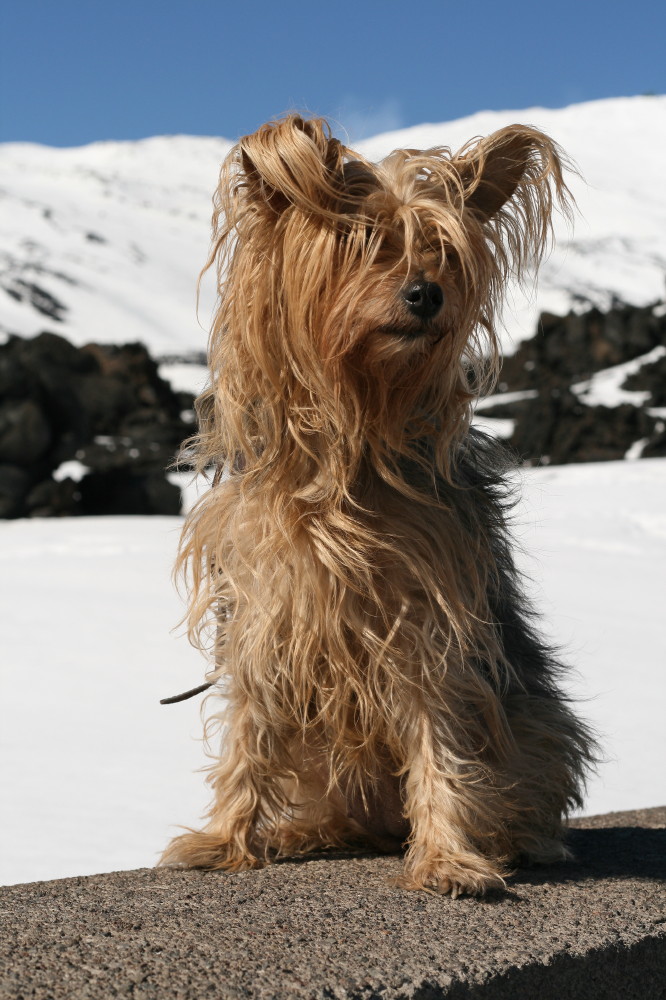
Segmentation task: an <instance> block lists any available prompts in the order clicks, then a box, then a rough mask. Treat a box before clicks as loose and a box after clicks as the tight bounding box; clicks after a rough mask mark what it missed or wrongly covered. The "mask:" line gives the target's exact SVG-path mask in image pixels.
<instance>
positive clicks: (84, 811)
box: [0, 459, 666, 883]
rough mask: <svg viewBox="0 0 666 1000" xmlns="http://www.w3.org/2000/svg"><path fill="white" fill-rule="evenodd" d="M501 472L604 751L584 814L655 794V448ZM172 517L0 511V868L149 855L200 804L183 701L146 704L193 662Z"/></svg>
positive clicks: (536, 586) (196, 731) (19, 875)
mask: <svg viewBox="0 0 666 1000" xmlns="http://www.w3.org/2000/svg"><path fill="white" fill-rule="evenodd" d="M519 475H520V478H521V481H522V485H523V500H522V502H521V505H520V506H519V508H518V510H517V512H516V528H515V532H516V536H517V540H518V542H519V544H520V545H521V547H522V548H523V549H524V552H523V554H522V555H521V556H520V561H521V565H522V567H523V568H524V570H525V571H526V572H527V574H528V575H529V576H530V578H531V581H532V582H531V584H530V587H529V589H530V592H531V593H532V594H533V595H534V597H535V598H536V600H537V602H538V604H539V606H540V607H541V609H542V610H543V612H544V617H545V623H546V627H547V631H548V633H549V634H550V635H552V636H553V637H554V638H555V640H556V641H557V642H558V643H560V644H562V645H563V646H564V647H565V648H566V658H567V660H568V661H569V662H570V663H572V664H574V665H575V668H576V671H575V673H572V675H571V677H570V681H569V690H570V691H571V692H572V693H573V694H575V696H576V697H577V698H579V699H581V705H580V711H581V712H582V714H583V715H585V716H586V717H587V718H588V719H589V720H590V721H591V722H592V723H593V724H594V725H595V726H596V728H597V729H598V730H599V732H600V733H601V735H602V739H603V744H604V749H605V752H606V755H607V762H606V763H604V764H603V765H602V767H601V769H600V773H599V776H598V777H597V778H595V779H594V780H593V781H592V783H591V785H590V789H589V795H588V799H587V802H586V806H585V813H587V814H592V813H599V812H605V811H608V810H614V809H631V808H639V807H649V806H655V805H663V804H664V802H666V783H665V780H664V771H663V761H664V759H666V735H665V734H666V730H665V728H664V726H663V694H664V681H663V665H664V660H665V654H666V638H665V635H664V628H663V566H664V560H665V559H666V509H665V508H664V502H663V498H664V495H665V494H666V460H663V459H650V460H643V461H641V462H638V463H623V462H611V463H599V464H594V465H574V466H564V467H557V468H556V467H552V468H549V469H530V470H525V471H524V472H521V473H520V474H519ZM192 488H193V489H194V486H193V487H192ZM180 524H181V522H180V519H178V518H159V517H154V518H140V517H128V518H101V517H100V518H90V519H83V518H79V519H74V518H72V519H62V520H60V519H45V520H37V519H36V520H23V521H9V522H4V523H0V538H1V544H0V562H1V563H2V572H1V573H0V580H1V581H2V588H3V593H2V606H3V610H4V612H5V625H4V628H3V647H4V655H3V658H2V661H1V663H0V671H1V677H2V691H3V696H2V701H1V703H0V755H1V757H2V766H1V768H0V797H1V800H2V803H3V822H2V824H1V826H0V882H4V883H13V882H23V881H32V880H37V879H49V878H60V877H65V876H70V875H85V874H91V873H94V872H100V871H110V870H115V869H124V868H136V867H140V866H144V865H152V864H154V863H155V861H156V860H157V857H158V855H159V852H160V850H161V849H162V847H163V846H164V845H165V843H166V841H167V840H168V838H169V837H170V836H171V835H173V834H174V833H175V832H176V826H175V824H183V825H188V824H190V825H193V824H196V823H197V820H198V818H199V816H200V815H201V814H202V812H203V811H204V808H205V805H206V801H207V794H206V790H205V787H204V784H203V776H202V775H201V774H197V773H194V772H195V770H196V769H197V768H199V767H201V765H202V764H204V761H205V758H204V752H203V748H202V745H201V743H200V737H201V732H202V725H201V722H200V719H199V704H198V702H199V699H194V700H193V701H190V702H185V703H183V704H180V705H174V706H161V705H159V699H160V698H161V697H165V696H168V695H172V694H176V693H178V692H180V691H184V690H186V689H188V688H190V687H194V686H195V685H196V684H198V683H200V681H201V680H202V677H203V673H204V669H205V662H204V660H203V659H202V658H201V657H200V656H199V655H198V654H197V653H196V652H195V651H194V650H192V649H191V647H190V646H189V645H188V643H187V641H186V639H184V638H183V637H179V635H178V634H176V633H174V632H172V631H171V630H172V628H173V626H174V625H175V624H176V623H177V622H178V620H179V617H180V615H181V613H182V605H181V603H180V601H179V599H178V598H177V596H176V594H175V592H174V589H173V587H172V584H171V581H170V567H171V563H172V561H173V557H174V553H175V547H176V543H177V536H178V532H179V529H180Z"/></svg>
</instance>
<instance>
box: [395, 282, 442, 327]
mask: <svg viewBox="0 0 666 1000" xmlns="http://www.w3.org/2000/svg"><path fill="white" fill-rule="evenodd" d="M402 297H403V299H404V300H405V303H406V305H407V308H408V309H409V311H410V313H412V315H413V316H418V318H419V319H432V317H433V316H436V315H437V313H438V312H439V310H440V309H441V308H442V305H443V304H444V293H443V291H442V289H441V288H440V287H439V285H438V284H437V283H436V282H434V281H424V280H419V281H410V283H409V284H408V285H405V287H404V288H403V289H402Z"/></svg>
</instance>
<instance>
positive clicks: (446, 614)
mask: <svg viewBox="0 0 666 1000" xmlns="http://www.w3.org/2000/svg"><path fill="white" fill-rule="evenodd" d="M567 197H568V191H567V188H566V186H565V184H564V182H563V179H562V156H561V153H560V151H559V150H558V148H557V146H556V145H555V144H554V143H553V142H552V141H551V140H550V139H549V138H548V137H547V136H545V135H544V134H543V133H541V132H539V131H537V130H536V129H533V128H528V127H524V126H518V125H516V126H510V127H508V128H504V129H501V130H500V131H499V132H496V133H494V134H493V135H491V136H489V137H488V138H486V139H481V140H478V141H476V142H474V143H472V144H469V145H468V146H466V147H464V148H463V149H462V150H460V151H459V152H458V153H455V154H452V153H451V152H450V151H449V150H448V149H443V148H438V149H431V150H427V151H423V152H422V151H419V150H414V149H404V150H397V151H396V152H394V153H392V154H391V155H390V156H389V157H387V158H386V159H385V160H384V161H383V162H382V163H380V164H372V163H369V162H367V161H366V160H365V159H363V157H361V156H360V155H359V154H357V153H355V152H353V151H352V150H350V149H348V148H347V147H345V146H344V145H343V144H342V143H340V142H339V141H338V140H337V139H335V138H333V137H332V136H331V134H330V130H329V128H328V126H327V124H326V122H325V121H323V120H321V119H316V118H315V119H309V120H304V119H303V118H301V117H299V116H297V115H291V116H289V117H287V118H285V119H283V120H281V121H278V122H272V123H270V124H267V125H264V126H262V128H260V129H259V130H258V131H257V132H256V133H255V134H254V135H250V136H246V137H245V138H243V139H242V140H241V141H240V142H239V143H238V145H237V146H236V147H235V148H234V149H233V150H232V152H231V153H230V154H229V157H228V158H227V160H226V162H225V163H224V165H223V167H222V171H221V176H220V183H219V187H218V189H217V193H216V196H215V212H214V217H213V249H212V252H211V257H210V260H209V266H210V265H212V264H216V265H217V271H218V279H219V306H218V309H217V313H216V316H215V320H214V325H213V329H212V333H211V340H210V352H209V356H210V372H211V378H210V385H209V387H208V388H207V389H206V390H205V391H204V392H203V394H202V395H201V397H200V398H199V400H198V403H197V411H198V416H199V423H200V431H199V434H198V435H197V437H196V438H195V439H193V441H191V442H189V443H188V445H187V447H186V455H187V457H188V459H189V460H190V461H192V462H193V463H194V465H195V467H196V469H197V470H198V471H199V472H204V471H206V470H211V469H214V470H216V475H215V479H214V483H213V485H212V487H211V488H210V489H209V491H208V492H207V493H206V494H205V495H204V496H203V497H202V499H201V500H200V501H199V502H198V504H197V505H196V506H195V508H194V510H193V511H192V513H191V514H190V515H189V517H188V519H187V522H186V524H185V528H184V531H183V536H182V543H181V550H180V557H179V568H180V569H181V570H183V571H185V572H186V573H187V574H188V577H189V582H190V588H191V603H190V609H189V628H190V635H191V637H192V639H193V641H194V642H195V643H197V644H199V645H200V646H202V648H210V647H211V646H212V647H213V656H214V669H213V671H212V674H211V679H213V680H215V681H216V682H219V685H220V687H221V693H222V694H223V697H224V699H225V700H226V709H225V712H224V716H223V723H224V727H225V733H224V746H223V751H222V756H221V757H220V758H219V759H218V760H216V762H215V763H214V765H213V766H212V768H211V773H210V777H209V780H210V783H211V785H212V788H213V790H214V802H213V805H212V808H211V811H210V814H209V820H208V823H207V826H206V827H205V829H204V830H203V831H201V832H189V833H186V834H184V835H182V836H179V837H177V838H176V839H175V840H173V841H172V842H171V844H170V845H169V846H168V848H167V850H166V852H165V854H164V857H163V862H164V863H171V864H174V863H176V864H183V865H188V866H198V867H205V868H226V869H231V870H235V869H240V868H244V867H251V866H256V865H259V864H262V863H264V862H265V861H267V860H269V859H270V858H271V857H273V856H276V855H288V854H292V853H296V852H303V851H307V850H310V849H313V848H317V847H321V846H328V845H344V844H349V843H358V842H359V841H366V842H370V843H372V844H374V845H376V846H379V847H382V848H386V849H391V848H397V847H399V846H400V845H401V844H405V845H406V848H407V850H406V856H405V865H404V875H403V878H402V884H404V885H405V886H406V887H409V888H431V889H435V890H437V891H441V892H451V893H452V894H453V895H457V894H458V893H460V892H471V893H481V892H483V891H484V890H485V889H486V888H487V887H489V886H493V885H498V884H501V882H502V879H503V876H504V875H505V874H506V871H507V866H508V865H510V864H511V863H512V862H514V861H515V860H516V859H517V858H518V857H520V856H526V857H528V858H530V859H533V860H541V861H547V860H552V859H556V858H561V857H564V856H565V854H566V851H565V848H564V847H563V846H562V816H563V814H564V813H566V811H567V810H568V809H570V808H571V807H572V806H575V805H578V804H579V803H580V788H581V781H582V778H583V776H584V772H585V769H586V767H587V766H588V764H589V763H590V761H591V759H592V757H593V743H592V740H591V737H590V736H589V734H588V732H587V730H586V729H585V727H584V726H583V725H582V724H581V723H579V722H578V721H577V720H576V718H575V717H574V715H573V714H572V713H571V711H570V709H569V708H568V706H567V704H566V702H565V700H564V698H563V697H562V696H561V694H560V692H559V690H558V688H557V684H556V678H557V673H558V669H559V665H558V663H557V662H556V661H555V659H554V658H553V655H552V652H551V651H550V650H549V649H548V648H547V647H546V646H545V645H544V644H543V643H542V642H541V641H540V640H539V639H538V638H537V636H536V634H535V632H534V630H533V628H532V625H531V611H530V608H529V605H528V604H527V603H526V601H525V599H524V597H523V595H522V592H521V588H520V581H519V579H518V576H517V573H516V570H515V568H514V564H513V560H512V558H511V553H510V547H509V539H508V537H507V532H506V527H505V508H506V506H507V496H506V491H505V489H504V486H503V481H502V472H503V459H502V458H501V456H499V457H498V455H497V454H496V451H495V449H494V447H493V446H492V445H491V444H490V442H489V441H488V440H486V439H484V438H482V437H481V436H480V435H479V434H477V433H474V432H472V431H471V430H470V415H471V406H472V403H473V401H474V400H475V398H477V396H478V395H479V394H480V393H481V392H483V391H485V390H486V389H487V388H488V386H489V385H491V384H492V382H493V379H494V378H495V376H496V373H497V369H498V354H499V352H498V345H497V341H496V339H495V333H494V317H495V314H496V311H497V308H498V306H499V304H500V302H501V296H502V291H503V289H504V286H505V283H506V281H507V278H508V277H509V276H510V275H517V276H519V277H520V275H521V274H522V273H523V271H524V270H525V268H526V267H527V266H532V265H533V264H534V262H535V260H538V258H539V257H540V256H541V254H542V252H543V250H544V248H545V246H546V243H547V240H548V237H549V233H550V220H551V212H552V209H553V204H554V202H559V203H560V205H561V206H562V207H563V208H564V210H565V211H566V210H567V208H568V204H569V203H568V200H567Z"/></svg>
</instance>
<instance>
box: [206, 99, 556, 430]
mask: <svg viewBox="0 0 666 1000" xmlns="http://www.w3.org/2000/svg"><path fill="white" fill-rule="evenodd" d="M567 193H568V192H567V189H566V187H565V186H564V183H563V180H562V166H561V157H560V154H559V151H558V149H557V147H556V146H555V144H554V143H553V142H552V141H551V140H550V139H549V138H548V137H547V136H545V135H544V134H543V133H541V132H539V131H537V130H536V129H534V128H530V127H525V126H519V125H514V126H509V127H508V128H504V129H501V130H500V131H498V132H496V133H494V134H493V135H491V136H489V137H488V138H486V139H480V140H478V141H476V142H473V143H470V144H468V145H467V146H466V147H464V148H463V149H462V150H460V151H459V152H457V153H455V154H452V153H451V152H450V150H448V149H445V148H435V149H430V150H425V151H420V150H416V149H403V150H396V151H395V152H394V153H391V154H390V156H388V157H387V158H386V159H385V160H384V161H383V162H381V163H379V164H373V163H370V162H368V161H367V160H366V159H364V158H363V157H362V156H360V155H359V154H357V153H355V152H353V151H352V150H350V149H349V148H347V147H345V146H344V145H343V144H342V143H341V142H339V141H338V140H337V139H336V138H334V137H333V136H332V135H331V132H330V129H329V127H328V125H327V123H326V122H325V121H324V120H322V119H318V118H313V119H304V118H302V117H300V116H298V115H290V116H289V117H287V118H285V119H283V120H280V121H277V122H272V123H269V124H267V125H264V126H262V127H261V128H260V129H259V130H258V131H257V132H255V133H254V134H253V135H249V136H246V137H245V138H243V139H241V140H240V142H239V143H238V145H237V146H236V147H235V148H234V149H233V150H232V152H231V153H230V155H229V157H228V159H227V161H226V162H225V164H224V165H223V169H222V172H221V178H220V185H219V188H218V191H217V195H216V210H215V215H214V244H213V252H212V255H211V263H212V262H213V261H215V260H217V263H218V272H219V278H220V309H219V312H218V317H217V321H216V333H217V335H218V337H219V342H220V351H221V353H222V354H224V355H225V356H226V357H227V358H228V359H229V360H230V356H231V353H234V354H235V359H234V361H233V362H232V363H235V364H236V365H237V366H238V365H239V364H240V366H241V368H242V370H243V371H244V373H245V375H246V376H250V378H251V380H252V381H254V382H255V385H254V386H253V388H252V392H253V393H254V395H255V398H257V397H263V398H266V396H268V397H269V398H273V399H275V400H276V402H277V400H278V398H280V397H281V398H282V400H283V401H284V403H285V405H286V407H287V408H289V407H291V409H292V411H293V412H296V410H298V412H299V413H300V415H301V416H303V415H304V414H306V413H309V414H310V415H311V417H312V419H313V420H314V423H315V424H318V423H320V422H321V421H322V420H324V422H325V421H326V420H327V419H328V420H329V422H330V423H332V424H335V423H337V424H338V425H340V424H341V423H342V425H343V426H344V427H345V428H349V430H350V432H351V431H352V430H354V429H355V430H356V431H359V429H360V433H362V434H364V435H365V436H366V437H367V436H368V434H371V435H374V436H375V437H379V438H382V440H384V441H386V440H388V441H392V444H391V446H395V443H396V441H397V440H398V439H401V440H402V439H404V437H405V434H406V436H407V438H409V437H411V436H413V434H412V431H411V430H410V429H409V424H410V421H412V422H413V420H414V419H415V418H416V417H417V415H418V420H421V421H422V418H423V416H424V415H425V416H426V417H427V418H432V419H433V420H435V422H438V424H439V426H441V425H442V423H448V424H449V425H450V426H451V427H453V425H455V424H456V423H460V421H461V420H462V419H463V416H462V415H463V414H464V413H465V412H466V410H467V409H468V405H469V401H470V399H471V398H472V397H473V395H474V394H475V393H476V392H478V391H479V389H480V387H481V385H482V384H483V382H484V379H485V380H486V381H487V380H488V378H492V376H493V374H494V372H495V370H496V367H497V357H498V350H497V343H496V339H495V336H494V331H493V318H494V314H495V312H496V309H497V306H498V304H499V301H500V299H501V293H502V290H503V287H504V285H505V282H506V279H507V277H508V276H509V275H516V276H520V275H521V274H522V272H523V271H524V269H525V267H526V265H528V264H531V263H532V262H533V261H534V260H535V259H538V258H539V257H540V255H541V253H542V252H543V249H544V247H545V244H546V241H547V238H548V235H549V231H550V220H551V212H552V208H553V200H554V197H556V198H559V199H560V201H561V202H563V204H564V205H565V206H566V195H567ZM214 335H215V334H214ZM223 341H226V347H223V346H222V342H223ZM232 348H233V349H234V350H233V351H232ZM213 353H215V352H213ZM213 361H215V358H214V357H213ZM250 373H251V374H250ZM262 386H263V388H262ZM249 392H250V390H249V389H248V393H249ZM248 398H249V396H248ZM336 407H337V411H336ZM341 407H342V410H344V411H345V412H344V414H342V411H341V409H340V408H341ZM293 412H292V416H293ZM327 414H328V417H327ZM308 419H310V418H308ZM418 420H417V423H418ZM339 431H340V427H338V432H339ZM414 432H415V433H416V432H418V433H420V431H419V428H417V427H415V429H414Z"/></svg>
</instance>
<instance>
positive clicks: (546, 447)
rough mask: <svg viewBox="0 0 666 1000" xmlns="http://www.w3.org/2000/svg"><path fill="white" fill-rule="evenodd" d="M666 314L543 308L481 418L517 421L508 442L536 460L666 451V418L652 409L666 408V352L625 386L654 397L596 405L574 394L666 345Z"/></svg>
mask: <svg viewBox="0 0 666 1000" xmlns="http://www.w3.org/2000/svg"><path fill="white" fill-rule="evenodd" d="M662 312H663V310H662V309H658V308H655V307H654V306H649V307H645V308H636V307H632V306H624V305H623V306H617V307H616V308H614V309H611V310H610V311H609V312H608V313H607V314H603V313H601V312H599V310H598V309H592V310H590V311H589V312H588V313H585V314H584V315H575V314H573V313H570V314H569V315H568V316H564V317H559V316H552V315H550V314H548V313H544V314H543V315H542V317H541V320H540V323H539V331H538V332H537V334H536V335H535V336H534V337H533V338H532V339H531V340H528V341H525V342H524V343H522V344H521V345H520V347H519V349H518V350H517V351H516V353H515V354H514V355H512V356H510V357H508V358H506V359H505V361H504V364H503V366H502V373H501V376H500V381H499V390H500V391H499V393H498V394H497V395H496V396H494V397H492V399H490V400H487V401H486V402H485V403H484V405H483V406H482V408H481V413H482V415H483V416H484V417H500V418H509V419H512V420H513V421H514V430H513V434H512V436H511V437H510V439H509V442H508V443H509V444H510V446H511V448H512V449H513V450H514V451H515V452H516V453H517V455H518V458H519V460H521V461H522V462H523V463H525V464H529V465H532V464H538V463H540V462H543V463H553V464H564V463H567V462H598V461H604V460H610V459H621V458H624V457H625V456H626V455H627V453H629V454H631V455H634V456H635V457H639V456H645V457H655V456H659V455H666V423H665V421H664V417H663V415H662V414H660V413H659V412H653V410H656V408H659V407H663V406H666V355H664V356H661V357H658V358H656V359H655V358H654V353H653V355H652V360H649V361H646V363H645V364H644V365H642V366H641V367H640V368H639V370H638V371H637V372H636V373H635V374H633V375H631V376H629V377H627V378H626V379H625V381H624V383H623V384H622V385H621V388H622V389H623V390H631V391H635V390H641V391H643V392H649V393H650V398H649V399H647V400H644V401H639V402H623V401H621V400H619V402H618V405H617V406H600V405H591V404H590V403H588V402H587V401H586V394H585V393H584V392H582V391H580V389H579V391H574V388H575V387H577V386H580V384H581V383H584V382H587V381H588V380H589V379H590V378H593V377H594V375H595V374H598V373H600V372H602V371H604V370H605V369H607V368H609V367H614V366H615V365H621V364H624V363H626V362H628V361H632V360H634V359H636V358H640V357H642V356H643V355H646V354H648V353H649V352H654V348H657V347H664V346H666V316H664V315H662ZM509 393H510V394H511V397H509V398H506V399H503V396H504V395H508V394H509Z"/></svg>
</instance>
